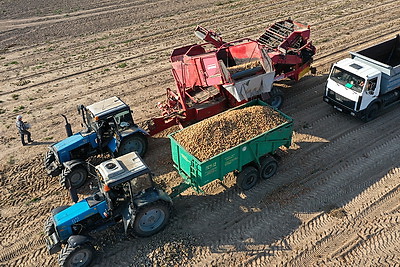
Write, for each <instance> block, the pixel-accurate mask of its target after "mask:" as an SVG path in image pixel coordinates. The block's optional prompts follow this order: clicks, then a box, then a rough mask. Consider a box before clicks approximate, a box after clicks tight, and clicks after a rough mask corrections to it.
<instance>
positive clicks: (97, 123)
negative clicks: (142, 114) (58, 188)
mask: <svg viewBox="0 0 400 267" xmlns="http://www.w3.org/2000/svg"><path fill="white" fill-rule="evenodd" d="M78 112H79V113H80V115H81V116H82V125H83V126H84V129H83V130H81V131H80V132H78V133H75V134H72V133H69V134H68V131H67V135H68V137H67V138H65V139H64V140H61V141H60V142H57V143H54V144H52V145H51V146H49V150H48V152H47V153H46V157H45V167H46V169H47V173H48V174H49V175H50V176H52V177H55V176H58V175H60V183H61V185H63V186H64V187H66V188H70V187H74V188H78V187H80V186H82V185H83V184H84V183H85V181H86V178H87V176H88V172H87V166H86V159H87V158H89V157H90V156H93V155H98V154H102V153H109V154H111V155H112V156H119V155H123V154H126V153H129V152H132V151H137V152H138V153H139V155H141V156H144V154H145V153H146V151H147V136H148V133H147V132H146V131H145V130H143V129H141V128H140V127H138V126H137V125H136V124H135V123H134V121H133V118H132V113H131V110H130V108H129V106H128V105H127V104H125V103H124V102H123V101H122V100H121V99H119V98H118V97H115V96H114V97H111V98H108V99H105V100H102V101H100V102H97V103H94V104H92V105H89V106H87V107H85V106H83V105H80V106H78ZM70 132H72V131H70ZM71 134H72V135H71Z"/></svg>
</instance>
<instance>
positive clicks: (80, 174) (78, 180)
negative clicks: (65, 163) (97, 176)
mask: <svg viewBox="0 0 400 267" xmlns="http://www.w3.org/2000/svg"><path fill="white" fill-rule="evenodd" d="M87 177H88V171H87V170H86V168H85V167H83V166H75V167H73V168H72V169H69V168H64V169H63V171H62V173H61V176H60V184H61V186H62V187H64V188H66V189H68V188H69V186H68V185H69V184H68V181H69V183H71V186H72V187H73V188H79V187H81V186H83V185H84V184H85V182H86V179H87ZM67 180H68V181H67Z"/></svg>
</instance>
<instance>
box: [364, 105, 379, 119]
mask: <svg viewBox="0 0 400 267" xmlns="http://www.w3.org/2000/svg"><path fill="white" fill-rule="evenodd" d="M378 111H379V106H378V105H377V104H373V105H371V106H370V107H368V108H367V111H366V113H365V117H364V119H363V121H364V122H369V121H372V120H373V119H375V118H376V117H377V116H378Z"/></svg>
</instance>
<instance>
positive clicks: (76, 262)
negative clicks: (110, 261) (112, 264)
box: [58, 243, 95, 267]
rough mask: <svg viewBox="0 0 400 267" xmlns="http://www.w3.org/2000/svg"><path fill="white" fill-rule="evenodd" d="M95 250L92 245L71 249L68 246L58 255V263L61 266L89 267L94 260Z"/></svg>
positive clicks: (86, 244) (87, 244)
mask: <svg viewBox="0 0 400 267" xmlns="http://www.w3.org/2000/svg"><path fill="white" fill-rule="evenodd" d="M94 254H95V249H94V247H93V245H92V244H90V243H84V244H82V245H78V246H76V247H70V246H69V245H68V244H67V245H66V246H65V247H64V248H63V249H62V250H61V253H60V255H58V263H59V264H60V265H61V266H68V267H72V266H80V267H83V266H89V265H90V264H91V263H92V261H93V258H94Z"/></svg>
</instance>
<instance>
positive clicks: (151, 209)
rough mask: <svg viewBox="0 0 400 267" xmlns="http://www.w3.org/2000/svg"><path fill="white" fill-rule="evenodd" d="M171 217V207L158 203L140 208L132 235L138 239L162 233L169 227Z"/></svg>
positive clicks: (164, 203) (162, 202)
mask: <svg viewBox="0 0 400 267" xmlns="http://www.w3.org/2000/svg"><path fill="white" fill-rule="evenodd" d="M170 215H171V205H170V204H169V203H166V202H164V201H156V202H154V203H151V204H148V205H146V206H144V207H141V208H139V210H138V212H137V213H136V216H135V221H134V223H133V227H132V231H131V233H132V234H133V235H134V236H138V237H148V236H152V235H154V234H156V233H158V232H160V231H161V230H162V229H164V227H165V226H166V225H167V223H168V220H169V217H170Z"/></svg>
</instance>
